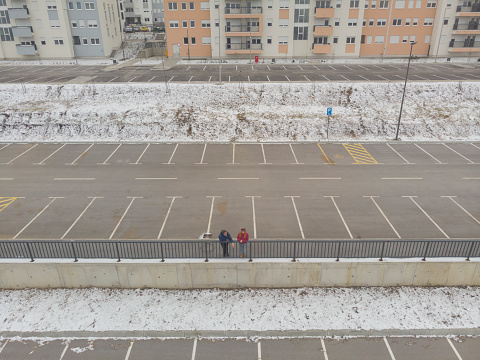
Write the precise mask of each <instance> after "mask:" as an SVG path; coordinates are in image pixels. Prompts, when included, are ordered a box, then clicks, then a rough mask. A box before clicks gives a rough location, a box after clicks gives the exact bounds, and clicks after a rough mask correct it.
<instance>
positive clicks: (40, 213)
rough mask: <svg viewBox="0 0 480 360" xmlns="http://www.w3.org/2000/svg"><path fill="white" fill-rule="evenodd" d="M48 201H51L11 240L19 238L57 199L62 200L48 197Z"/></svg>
mask: <svg viewBox="0 0 480 360" xmlns="http://www.w3.org/2000/svg"><path fill="white" fill-rule="evenodd" d="M49 199H52V200H51V201H50V202H49V203H48V204H47V206H45V207H44V208H43V209H42V210H41V211H40V212H39V213H38V214H37V215H36V216H35V217H34V218H33V219H32V220H30V222H29V223H28V224H27V225H25V226H24V227H23V229H22V230H20V231H19V232H18V233H17V235H15V236H14V237H13V238H12V240H15V239H16V238H17V237H18V236H20V234H21V233H22V232H23V231H24V230H25V229H26V228H27V227H29V226H30V224H31V223H33V222H34V221H35V220H36V219H37V218H38V217H39V216H40V215H42V213H43V212H44V211H45V210H47V209H48V207H49V206H50V205H51V204H52V203H53V202H54V201H55V200H57V199H64V198H63V197H60V196H59V197H49Z"/></svg>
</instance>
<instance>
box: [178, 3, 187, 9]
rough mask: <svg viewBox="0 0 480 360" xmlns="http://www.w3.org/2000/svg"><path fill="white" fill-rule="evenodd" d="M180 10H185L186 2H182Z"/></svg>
mask: <svg viewBox="0 0 480 360" xmlns="http://www.w3.org/2000/svg"><path fill="white" fill-rule="evenodd" d="M180 8H181V9H182V10H187V3H186V2H182V3H181V4H180Z"/></svg>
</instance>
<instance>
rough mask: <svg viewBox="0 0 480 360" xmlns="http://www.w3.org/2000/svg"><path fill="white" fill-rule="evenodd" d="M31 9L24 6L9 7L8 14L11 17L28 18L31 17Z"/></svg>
mask: <svg viewBox="0 0 480 360" xmlns="http://www.w3.org/2000/svg"><path fill="white" fill-rule="evenodd" d="M29 14H30V13H29V11H28V8H26V7H23V8H9V9H8V15H9V16H10V19H14V20H15V19H28V17H29Z"/></svg>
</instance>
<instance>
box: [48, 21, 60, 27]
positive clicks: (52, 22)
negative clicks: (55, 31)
mask: <svg viewBox="0 0 480 360" xmlns="http://www.w3.org/2000/svg"><path fill="white" fill-rule="evenodd" d="M50 27H52V28H59V27H60V20H50Z"/></svg>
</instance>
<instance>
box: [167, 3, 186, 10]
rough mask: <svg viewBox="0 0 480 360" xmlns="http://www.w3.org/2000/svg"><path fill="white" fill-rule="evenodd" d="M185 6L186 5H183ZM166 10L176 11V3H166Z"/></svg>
mask: <svg viewBox="0 0 480 360" xmlns="http://www.w3.org/2000/svg"><path fill="white" fill-rule="evenodd" d="M185 5H186V3H185ZM168 10H178V4H177V3H176V2H169V3H168Z"/></svg>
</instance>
